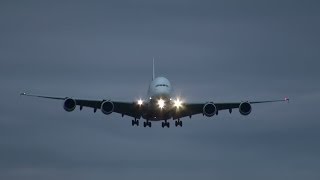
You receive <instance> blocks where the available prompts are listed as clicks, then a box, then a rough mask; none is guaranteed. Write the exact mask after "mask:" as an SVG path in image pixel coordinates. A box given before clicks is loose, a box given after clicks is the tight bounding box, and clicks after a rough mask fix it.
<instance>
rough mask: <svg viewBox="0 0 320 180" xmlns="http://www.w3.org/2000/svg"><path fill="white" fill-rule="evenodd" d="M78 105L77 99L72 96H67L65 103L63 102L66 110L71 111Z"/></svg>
mask: <svg viewBox="0 0 320 180" xmlns="http://www.w3.org/2000/svg"><path fill="white" fill-rule="evenodd" d="M76 106H77V103H76V100H74V99H71V98H66V100H64V103H63V109H64V110H66V111H68V112H71V111H73V110H74V109H75V108H76Z"/></svg>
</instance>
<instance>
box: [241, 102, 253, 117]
mask: <svg viewBox="0 0 320 180" xmlns="http://www.w3.org/2000/svg"><path fill="white" fill-rule="evenodd" d="M251 110H252V107H251V104H250V103H249V102H243V103H241V104H240V106H239V112H240V114H242V115H244V116H247V115H249V114H250V113H251Z"/></svg>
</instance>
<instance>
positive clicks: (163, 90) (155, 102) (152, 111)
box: [143, 77, 173, 121]
mask: <svg viewBox="0 0 320 180" xmlns="http://www.w3.org/2000/svg"><path fill="white" fill-rule="evenodd" d="M172 92H173V88H172V86H171V83H170V82H169V80H168V79H167V78H165V77H157V78H155V79H153V80H152V81H151V83H150V85H149V89H148V97H149V100H148V103H147V110H146V111H145V114H144V115H143V118H144V119H148V120H151V121H157V120H166V119H170V118H171V115H170V113H168V112H169V111H170V110H171V109H170V107H171V104H172V102H171V99H170V98H171V95H172ZM159 101H163V104H164V106H163V107H162V108H159Z"/></svg>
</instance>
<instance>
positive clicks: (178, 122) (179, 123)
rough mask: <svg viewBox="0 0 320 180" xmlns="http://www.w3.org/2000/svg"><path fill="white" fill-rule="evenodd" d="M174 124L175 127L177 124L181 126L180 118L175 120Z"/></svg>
mask: <svg viewBox="0 0 320 180" xmlns="http://www.w3.org/2000/svg"><path fill="white" fill-rule="evenodd" d="M174 125H176V127H178V126H180V127H182V121H180V120H178V121H175V122H174Z"/></svg>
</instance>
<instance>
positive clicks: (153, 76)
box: [152, 58, 155, 80]
mask: <svg viewBox="0 0 320 180" xmlns="http://www.w3.org/2000/svg"><path fill="white" fill-rule="evenodd" d="M154 78H155V73H154V58H153V59H152V80H154Z"/></svg>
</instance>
